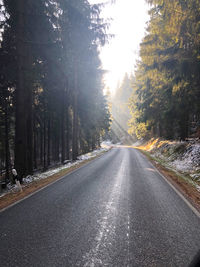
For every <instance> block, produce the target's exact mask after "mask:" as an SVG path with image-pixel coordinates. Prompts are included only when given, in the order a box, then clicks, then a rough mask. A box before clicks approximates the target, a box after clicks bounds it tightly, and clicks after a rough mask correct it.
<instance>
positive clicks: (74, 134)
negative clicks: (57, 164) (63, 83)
mask: <svg viewBox="0 0 200 267" xmlns="http://www.w3.org/2000/svg"><path fill="white" fill-rule="evenodd" d="M77 75H78V73H77V64H76V62H75V69H74V94H73V131H72V160H76V159H77V156H78V77H77Z"/></svg>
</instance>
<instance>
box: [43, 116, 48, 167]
mask: <svg viewBox="0 0 200 267" xmlns="http://www.w3.org/2000/svg"><path fill="white" fill-rule="evenodd" d="M43 131H44V135H43V138H44V141H43V144H44V148H43V169H44V170H46V168H47V162H46V156H47V154H46V118H45V116H44V128H43Z"/></svg>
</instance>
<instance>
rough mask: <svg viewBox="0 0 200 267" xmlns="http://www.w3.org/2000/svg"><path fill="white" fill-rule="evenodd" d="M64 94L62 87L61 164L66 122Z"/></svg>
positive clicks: (63, 156)
mask: <svg viewBox="0 0 200 267" xmlns="http://www.w3.org/2000/svg"><path fill="white" fill-rule="evenodd" d="M65 98H66V94H65V87H64V88H63V92H62V108H61V162H62V164H63V163H64V161H65V154H66V153H65V149H66V147H65V142H66V140H65V138H66V136H65V123H66V106H65V105H66V99H65Z"/></svg>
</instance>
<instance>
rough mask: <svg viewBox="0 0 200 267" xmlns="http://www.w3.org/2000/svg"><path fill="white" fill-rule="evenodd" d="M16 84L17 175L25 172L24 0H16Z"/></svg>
mask: <svg viewBox="0 0 200 267" xmlns="http://www.w3.org/2000/svg"><path fill="white" fill-rule="evenodd" d="M17 11H18V20H17V54H18V60H17V62H18V66H17V86H16V121H15V168H16V169H17V172H18V174H19V176H22V175H24V174H25V173H26V171H27V170H26V113H25V110H24V97H25V96H26V91H25V86H24V69H23V68H24V56H25V55H24V53H25V47H24V42H23V40H24V14H25V7H24V0H18V1H17Z"/></svg>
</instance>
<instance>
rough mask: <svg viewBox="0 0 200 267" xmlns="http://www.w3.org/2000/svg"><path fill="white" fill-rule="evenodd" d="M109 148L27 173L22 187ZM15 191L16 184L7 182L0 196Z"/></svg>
mask: <svg viewBox="0 0 200 267" xmlns="http://www.w3.org/2000/svg"><path fill="white" fill-rule="evenodd" d="M109 149H110V147H101V148H99V149H96V150H94V151H92V152H89V153H87V154H84V155H81V156H79V157H78V160H76V161H74V162H71V161H67V164H64V165H62V166H60V167H56V168H53V169H50V170H48V171H45V172H38V173H36V174H33V175H28V176H26V177H25V178H23V184H22V188H23V187H26V186H27V185H28V184H31V183H32V182H34V181H39V180H42V179H46V178H48V177H49V176H52V175H54V174H56V173H59V172H60V171H62V170H66V169H69V168H71V167H72V166H76V165H79V164H80V163H81V162H83V161H85V160H89V159H92V158H94V157H96V156H98V155H100V154H101V153H102V152H106V151H108V150H109ZM16 191H18V186H17V185H15V184H11V183H9V184H7V188H6V190H5V191H4V192H2V193H0V197H2V196H4V195H6V194H7V193H9V192H16Z"/></svg>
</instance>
